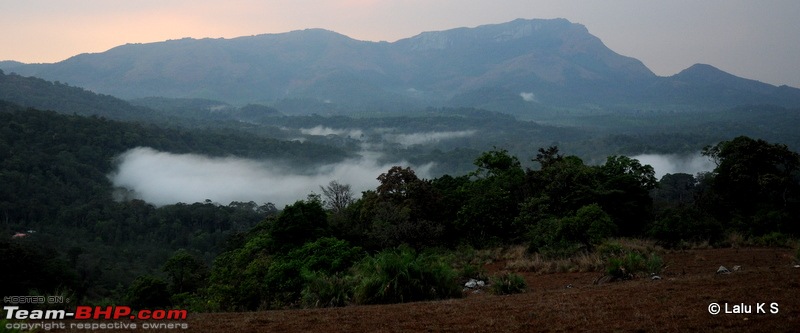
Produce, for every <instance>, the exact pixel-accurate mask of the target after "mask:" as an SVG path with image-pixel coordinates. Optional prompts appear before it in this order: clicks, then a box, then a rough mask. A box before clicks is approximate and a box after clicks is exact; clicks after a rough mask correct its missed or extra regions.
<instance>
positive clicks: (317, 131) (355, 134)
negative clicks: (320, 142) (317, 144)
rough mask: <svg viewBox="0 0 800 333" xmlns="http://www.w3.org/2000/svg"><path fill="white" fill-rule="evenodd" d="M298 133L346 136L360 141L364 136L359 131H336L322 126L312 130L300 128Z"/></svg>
mask: <svg viewBox="0 0 800 333" xmlns="http://www.w3.org/2000/svg"><path fill="white" fill-rule="evenodd" d="M300 133H303V134H305V135H313V136H328V135H339V136H346V137H349V138H352V139H360V138H362V137H363V136H364V131H362V130H360V129H338V128H330V127H327V126H322V125H318V126H315V127H312V128H301V129H300Z"/></svg>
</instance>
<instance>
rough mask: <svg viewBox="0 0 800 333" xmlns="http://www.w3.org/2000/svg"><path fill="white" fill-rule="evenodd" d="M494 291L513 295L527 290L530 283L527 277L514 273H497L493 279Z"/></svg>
mask: <svg viewBox="0 0 800 333" xmlns="http://www.w3.org/2000/svg"><path fill="white" fill-rule="evenodd" d="M491 282H492V293H494V294H495V295H511V294H519V293H523V292H525V290H526V289H527V288H528V284H527V283H526V282H525V278H523V277H522V276H520V275H517V274H514V273H503V274H500V275H495V276H493V277H492V279H491Z"/></svg>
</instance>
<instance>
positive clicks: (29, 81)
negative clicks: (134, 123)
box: [0, 70, 155, 120]
mask: <svg viewBox="0 0 800 333" xmlns="http://www.w3.org/2000/svg"><path fill="white" fill-rule="evenodd" d="M0 100H5V101H9V102H13V103H16V104H18V105H22V106H25V107H32V108H36V109H41V110H52V111H57V112H59V113H65V114H73V113H74V114H78V115H83V116H88V115H97V116H103V117H107V118H110V119H120V120H143V119H152V118H153V117H154V116H155V112H153V110H150V109H147V108H144V107H138V106H134V105H131V104H130V103H128V102H126V101H123V100H121V99H119V98H116V97H113V96H108V95H100V94H96V93H94V92H91V91H88V90H86V89H83V88H79V87H73V86H70V85H67V84H65V83H61V82H58V81H56V82H49V81H46V80H43V79H39V78H35V77H24V76H20V75H16V74H5V73H4V72H3V71H2V70H0Z"/></svg>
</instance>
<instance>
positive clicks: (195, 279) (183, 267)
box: [162, 249, 208, 294]
mask: <svg viewBox="0 0 800 333" xmlns="http://www.w3.org/2000/svg"><path fill="white" fill-rule="evenodd" d="M162 270H163V271H164V273H167V276H168V277H169V278H170V282H171V290H172V293H173V294H180V293H184V292H195V291H197V289H198V288H199V287H200V286H202V284H203V282H204V281H205V279H206V278H207V276H208V267H207V266H206V264H205V263H203V261H201V260H200V259H197V258H195V257H194V256H193V255H191V254H190V253H189V251H187V250H185V249H179V250H178V251H175V254H173V255H172V257H170V258H169V260H167V262H166V263H165V264H164V267H163V268H162Z"/></svg>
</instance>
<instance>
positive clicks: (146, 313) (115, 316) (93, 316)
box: [3, 305, 189, 330]
mask: <svg viewBox="0 0 800 333" xmlns="http://www.w3.org/2000/svg"><path fill="white" fill-rule="evenodd" d="M3 311H4V312H5V319H6V320H19V321H24V322H16V323H12V322H8V323H6V326H10V327H5V328H6V329H21V330H37V329H44V330H50V329H53V328H56V329H65V328H71V329H137V328H165V329H187V328H189V327H188V324H186V323H185V322H179V323H176V322H167V321H178V320H186V316H187V311H186V310H175V309H172V310H138V311H135V312H134V311H133V310H132V309H131V307H129V306H85V305H82V306H78V307H76V308H75V311H74V312H67V310H24V309H20V307H19V306H15V305H13V306H12V305H6V306H3ZM58 320H73V321H74V322H70V323H63V322H53V321H58ZM83 320H85V321H94V322H91V323H90V322H86V323H83V322H80V321H83ZM101 320H125V321H123V322H113V323H112V322H98V321H101ZM127 320H145V321H150V322H145V323H136V322H129V321H127ZM36 321H39V322H36ZM45 321H50V322H45ZM137 326H138V327H137Z"/></svg>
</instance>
